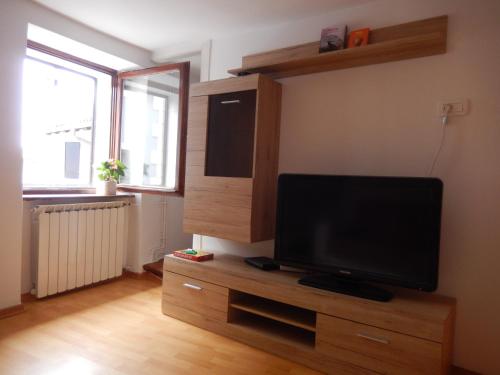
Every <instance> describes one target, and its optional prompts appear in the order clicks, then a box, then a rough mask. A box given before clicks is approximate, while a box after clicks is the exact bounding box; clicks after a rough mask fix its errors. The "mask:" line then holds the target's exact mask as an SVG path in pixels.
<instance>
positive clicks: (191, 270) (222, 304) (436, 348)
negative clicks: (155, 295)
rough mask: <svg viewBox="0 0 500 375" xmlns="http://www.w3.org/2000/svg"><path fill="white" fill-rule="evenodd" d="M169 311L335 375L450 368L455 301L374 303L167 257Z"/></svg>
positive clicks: (414, 295) (283, 277)
mask: <svg viewBox="0 0 500 375" xmlns="http://www.w3.org/2000/svg"><path fill="white" fill-rule="evenodd" d="M163 270H164V279H163V280H164V281H163V299H162V309H163V313H164V314H167V315H170V316H172V317H175V318H177V319H180V320H183V321H186V322H188V323H191V324H194V325H196V326H199V327H201V328H204V329H208V330H211V331H214V332H216V333H218V334H221V335H225V336H229V337H231V338H234V339H236V340H238V341H242V342H244V343H246V344H249V345H251V346H255V347H257V348H260V349H263V350H266V351H269V352H271V353H274V354H276V355H279V356H282V357H285V358H289V359H291V360H294V361H296V362H300V363H302V364H304V365H306V366H309V367H311V368H314V369H317V370H320V371H323V372H326V373H329V374H335V375H345V374H349V375H353V374H357V375H359V374H389V375H438V374H439V375H442V374H449V371H450V369H451V353H452V338H453V329H454V319H455V315H454V314H455V300H454V299H451V298H447V297H441V296H437V295H433V294H427V293H419V292H414V291H409V290H404V289H403V290H397V292H396V297H395V298H394V299H393V300H392V301H390V302H385V303H384V302H376V301H371V300H365V299H361V298H356V297H352V296H346V295H342V294H337V293H332V292H328V291H324V290H321V289H315V288H310V287H307V286H303V285H300V284H298V283H297V279H298V276H297V275H296V274H294V273H290V272H282V271H272V272H264V271H261V270H258V269H256V268H253V267H250V266H248V265H246V264H245V263H244V262H243V259H242V258H240V257H237V256H231V255H218V256H217V257H216V259H215V260H213V261H208V262H203V263H196V262H191V261H188V260H184V259H180V258H176V257H173V256H166V257H165V262H164V269H163Z"/></svg>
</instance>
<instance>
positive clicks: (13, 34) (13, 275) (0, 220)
mask: <svg viewBox="0 0 500 375" xmlns="http://www.w3.org/2000/svg"><path fill="white" fill-rule="evenodd" d="M18 4H19V2H18V1H16V0H2V3H1V4H0V46H1V48H0V87H1V88H2V90H0V132H1V135H0V174H1V176H2V183H1V184H0V309H3V308H6V307H10V306H14V305H17V304H19V303H20V292H21V277H20V271H21V215H22V207H21V203H22V202H21V131H20V122H21V121H20V115H21V108H20V102H21V100H20V99H21V77H22V61H23V57H24V54H25V45H26V20H25V14H24V9H23V7H22V6H19V5H18Z"/></svg>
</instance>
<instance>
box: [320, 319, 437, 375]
mask: <svg viewBox="0 0 500 375" xmlns="http://www.w3.org/2000/svg"><path fill="white" fill-rule="evenodd" d="M316 349H317V350H318V351H319V352H321V353H323V354H326V355H329V356H332V357H334V358H336V359H340V360H344V361H347V362H350V363H352V364H355V365H358V366H361V367H364V368H368V369H371V370H373V371H377V372H380V373H383V374H398V375H399V374H401V375H416V374H420V375H423V374H425V375H432V374H441V373H442V372H441V371H442V365H441V356H442V353H441V351H442V347H441V344H439V343H436V342H433V341H428V340H424V339H419V338H416V337H412V336H407V335H403V334H400V333H396V332H392V331H387V330H384V329H380V328H376V327H372V326H368V325H365V324H359V323H355V322H351V321H349V320H344V319H339V318H334V317H331V316H328V315H323V314H318V315H317V331H316Z"/></svg>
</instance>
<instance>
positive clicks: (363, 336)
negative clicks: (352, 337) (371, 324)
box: [356, 333, 390, 345]
mask: <svg viewBox="0 0 500 375" xmlns="http://www.w3.org/2000/svg"><path fill="white" fill-rule="evenodd" d="M356 336H358V337H361V338H363V339H366V340H370V341H375V342H378V343H379V344H386V345H388V344H389V342H390V341H389V340H387V339H381V338H379V337H373V336H370V335H365V334H364V333H357V334H356Z"/></svg>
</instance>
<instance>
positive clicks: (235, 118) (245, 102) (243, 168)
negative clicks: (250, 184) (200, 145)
mask: <svg viewBox="0 0 500 375" xmlns="http://www.w3.org/2000/svg"><path fill="white" fill-rule="evenodd" d="M256 96H257V91H256V90H248V91H240V92H234V93H227V94H219V95H212V96H210V104H209V119H208V132H207V152H206V163H205V175H206V176H219V177H252V175H253V149H254V133H255V105H256Z"/></svg>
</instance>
